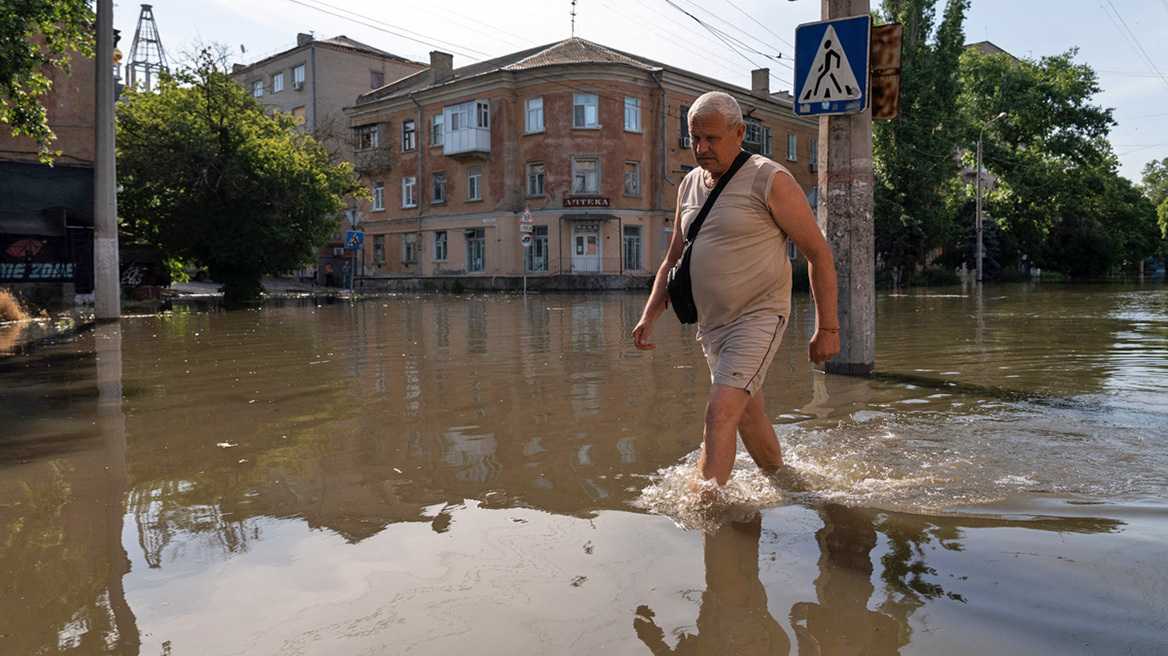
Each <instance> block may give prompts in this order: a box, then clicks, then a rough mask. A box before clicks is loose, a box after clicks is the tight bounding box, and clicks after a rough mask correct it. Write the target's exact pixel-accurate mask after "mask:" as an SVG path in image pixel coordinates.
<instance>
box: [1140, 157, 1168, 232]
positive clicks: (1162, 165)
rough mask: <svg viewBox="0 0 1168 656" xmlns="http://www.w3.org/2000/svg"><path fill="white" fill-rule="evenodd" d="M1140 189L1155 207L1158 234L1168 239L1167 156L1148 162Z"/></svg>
mask: <svg viewBox="0 0 1168 656" xmlns="http://www.w3.org/2000/svg"><path fill="white" fill-rule="evenodd" d="M1140 190H1141V191H1142V192H1143V193H1144V196H1146V197H1147V198H1148V200H1149V201H1151V203H1152V205H1153V206H1154V207H1155V208H1156V214H1157V215H1158V216H1159V221H1160V235H1161V236H1162V237H1163V238H1164V239H1165V240H1168V157H1165V158H1164V159H1162V160H1159V161H1151V162H1148V165H1147V166H1145V167H1144V183H1143V184H1142V185H1141V186H1140Z"/></svg>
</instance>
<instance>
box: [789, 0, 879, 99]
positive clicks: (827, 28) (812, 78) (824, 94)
mask: <svg viewBox="0 0 1168 656" xmlns="http://www.w3.org/2000/svg"><path fill="white" fill-rule="evenodd" d="M871 32H872V17H871V16H866V15H865V16H852V17H851V18H841V19H835V20H829V21H819V22H817V23H804V24H803V25H800V26H799V27H797V28H795V113H796V114H799V115H814V114H857V113H859V112H862V111H864V110H865V109H867V108H868V48H869V37H870V35H871Z"/></svg>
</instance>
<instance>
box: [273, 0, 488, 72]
mask: <svg viewBox="0 0 1168 656" xmlns="http://www.w3.org/2000/svg"><path fill="white" fill-rule="evenodd" d="M288 2H291V3H293V4H298V5H301V6H303V7H308V8H309V9H315V10H316V11H319V12H321V13H324V14H329V15H330V16H335V17H337V18H341V19H344V20H352V21H355V22H358V23H361V24H362V25H365V26H366V27H369V28H372V29H375V30H378V31H380V32H385V33H386V34H392V35H393V36H396V37H399V38H402V39H407V40H409V41H413V42H415V43H420V44H422V45H424V46H431V47H433V46H434V44H436V43H441V44H445V45H446V46H452V47H451V48H450V50H451V52H453V53H455V54H459V55H462V56H463V57H469V58H470V59H472V60H474V61H481V60H477V59H475V58H474V56H473V55H469V54H467V52H466V51H462V50H459V49H458V46H457V45H455V44H453V43H450V42H449V41H443V40H441V39H435V38H433V37H429V36H426V35H424V34H419V33H418V32H411V31H409V30H403V31H404V32H408V34H402V33H401V32H395V31H394V30H391V29H388V28H387V27H378V25H371V24H369V23H370V22H371V23H378V24H380V25H388V23H383V22H381V21H379V20H377V19H373V18H368V17H366V16H361V15H360V14H357V13H356V12H352V11H349V10H348V9H342V8H340V7H334V6H333V5H330V4H327V3H324V2H320V0H311V2H314V3H316V4H309V3H308V2H304V1H302V0H288ZM317 4H318V5H321V7H328V9H322V8H321V7H318V6H316V5H317ZM329 9H332V10H334V11H329ZM336 12H344V13H346V14H353V15H356V16H361V20H357V19H354V18H350V17H348V16H343V15H341V14H339V13H336ZM366 21H368V22H366ZM399 29H400V28H399ZM411 34H412V35H415V36H410V35H411ZM425 39H429V41H426V40H425ZM467 50H468V51H470V52H473V53H477V54H480V55H483V56H484V57H490V55H489V54H487V53H485V52H482V51H480V50H474V49H473V48H468V49H467Z"/></svg>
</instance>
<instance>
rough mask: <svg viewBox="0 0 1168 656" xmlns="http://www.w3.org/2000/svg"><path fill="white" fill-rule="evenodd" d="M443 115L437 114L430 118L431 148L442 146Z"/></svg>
mask: <svg viewBox="0 0 1168 656" xmlns="http://www.w3.org/2000/svg"><path fill="white" fill-rule="evenodd" d="M442 123H443V121H442V115H441V114H435V115H434V116H431V117H430V146H441V145H442V134H443V131H442Z"/></svg>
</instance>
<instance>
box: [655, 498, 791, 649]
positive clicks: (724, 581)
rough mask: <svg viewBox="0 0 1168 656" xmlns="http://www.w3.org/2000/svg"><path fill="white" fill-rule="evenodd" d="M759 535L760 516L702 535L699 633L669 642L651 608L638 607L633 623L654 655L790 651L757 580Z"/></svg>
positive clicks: (760, 531) (786, 639)
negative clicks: (703, 588) (703, 584)
mask: <svg viewBox="0 0 1168 656" xmlns="http://www.w3.org/2000/svg"><path fill="white" fill-rule="evenodd" d="M761 536H762V516H761V515H755V516H754V519H752V520H750V521H748V522H735V523H730V524H725V525H723V526H721V527H720V528H718V530H717V531H715V532H714V533H710V534H706V535H705V536H704V547H705V565H706V591H705V592H704V593H702V606H701V610H700V611H698V620H697V633H696V634H692V635H691V634H688V633H686V634H682V636H681V638H680V639H679V640H678V642H677V646H676V647H672V648H671V647H670V646H669V645H668V644H667V643H666V642H665V632H664V631H663V630H661V628H660V627H658V626H657V624H656V622H655V621H654V619H653V611H652V609H650V608H649V607H648V606H641V607H639V608H638V609H637V615H636V617H635V618H634V620H633V628H634V629H635V630H636V632H637V637H639V638H640V639H641V641H642V642H644V643H645V646H647V647H649V650H650V651H651V652H652V653H653V654H655V655H658V656H660V655H662V654H735V656H756V655H757V656H771V655H772V654H786V653H789V652H790V650H791V639H790V638H789V637H788V636H787V633H786V632H785V631H783V628H782V627H781V626H780V625H779V623H778V621H776V620H775V618H774V616H772V615H771V613H770V611H769V610H768V609H767V594H766V588H765V587H764V586H763V584H762V581H761V580H760V579H759V566H758V543H759V539H760V537H761Z"/></svg>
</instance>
